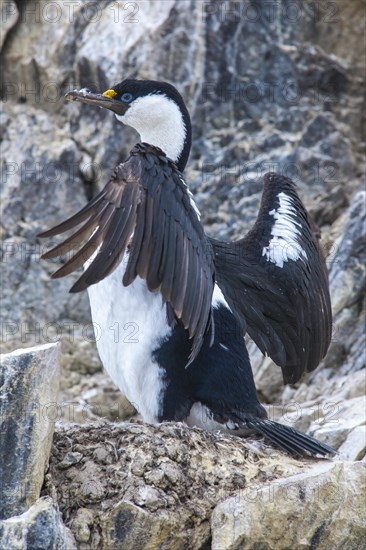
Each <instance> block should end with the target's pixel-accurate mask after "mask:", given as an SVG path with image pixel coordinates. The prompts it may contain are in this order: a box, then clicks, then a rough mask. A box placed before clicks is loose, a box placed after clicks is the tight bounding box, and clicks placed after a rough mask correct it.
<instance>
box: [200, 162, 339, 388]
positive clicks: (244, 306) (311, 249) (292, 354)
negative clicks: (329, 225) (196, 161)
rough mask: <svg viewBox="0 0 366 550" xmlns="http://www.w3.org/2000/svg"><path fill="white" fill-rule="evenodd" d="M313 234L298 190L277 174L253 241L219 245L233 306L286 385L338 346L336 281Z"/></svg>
mask: <svg viewBox="0 0 366 550" xmlns="http://www.w3.org/2000/svg"><path fill="white" fill-rule="evenodd" d="M281 201H282V202H281ZM312 227H313V226H312V222H311V221H310V219H309V217H308V214H307V212H306V210H305V207H304V206H303V204H302V202H301V201H300V199H299V197H298V195H297V193H296V190H295V185H294V184H293V182H292V181H291V180H289V179H288V178H285V177H283V176H280V175H278V174H273V173H271V174H266V176H265V186H264V192H263V196H262V202H261V207H260V210H259V214H258V217H257V221H256V222H255V224H254V227H253V229H252V230H251V231H250V232H249V233H248V234H247V236H246V237H245V238H243V239H241V240H239V241H236V242H234V243H223V242H220V241H214V240H212V241H211V242H212V245H213V248H214V253H215V264H216V277H217V282H218V284H219V286H220V288H221V289H222V292H223V294H224V296H225V299H226V300H227V302H228V304H229V305H230V307H231V308H232V310H233V311H234V312H235V313H236V315H237V316H238V317H239V318H240V320H241V322H242V326H243V327H246V330H247V332H248V334H249V335H250V336H251V338H252V339H253V340H254V341H255V342H256V344H257V345H258V347H259V348H260V350H261V351H262V352H263V353H265V354H268V355H269V356H270V357H271V358H272V359H273V361H275V362H276V363H277V364H278V365H280V366H281V368H282V371H283V377H284V381H285V383H294V382H296V381H297V380H299V379H300V377H301V376H302V374H303V373H304V372H310V371H312V370H314V369H315V368H316V367H317V365H318V364H319V362H320V361H321V359H322V358H323V357H324V356H325V354H326V352H327V349H328V346H329V343H330V337H331V330H332V319H331V305H330V297H329V287H328V277H327V271H326V266H325V261H324V258H323V256H322V253H321V250H320V248H319V245H318V242H317V239H316V236H315V235H314V233H313V230H312ZM276 247H277V248H276Z"/></svg>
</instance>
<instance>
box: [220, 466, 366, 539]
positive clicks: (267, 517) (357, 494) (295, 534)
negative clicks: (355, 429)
mask: <svg viewBox="0 0 366 550" xmlns="http://www.w3.org/2000/svg"><path fill="white" fill-rule="evenodd" d="M355 488H357V490H355ZM365 489H366V472H365V464H363V463H361V462H356V463H347V462H344V463H333V464H332V463H325V464H323V463H322V464H316V465H314V466H313V467H310V468H309V469H308V470H307V471H306V472H304V473H301V474H297V475H295V476H292V477H288V478H285V479H281V480H280V481H278V480H276V481H275V482H274V483H272V484H268V485H264V486H261V485H257V484H253V485H251V486H250V487H248V488H247V490H246V491H243V493H242V494H241V495H240V496H239V497H232V498H229V499H228V500H226V501H224V502H222V503H220V504H219V505H218V506H217V507H216V508H215V510H214V512H213V514H212V519H211V528H212V550H222V549H223V548H225V550H236V549H237V550H239V549H240V550H247V549H248V550H249V549H253V548H266V549H267V548H268V549H272V548H273V549H276V550H285V549H287V548H300V547H301V548H304V549H309V550H310V549H313V548H318V549H319V550H328V548H332V549H334V550H341V549H343V548H349V549H356V548H362V547H363V546H364V534H365V529H366V522H365V517H364V511H363V510H364V497H363V496H362V492H363V491H365Z"/></svg>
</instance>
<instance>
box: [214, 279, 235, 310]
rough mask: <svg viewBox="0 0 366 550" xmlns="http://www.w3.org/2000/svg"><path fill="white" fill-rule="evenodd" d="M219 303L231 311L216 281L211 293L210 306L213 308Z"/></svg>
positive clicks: (218, 305)
mask: <svg viewBox="0 0 366 550" xmlns="http://www.w3.org/2000/svg"><path fill="white" fill-rule="evenodd" d="M221 305H223V306H225V307H226V308H227V309H228V310H230V311H231V309H230V306H229V304H228V303H227V301H226V300H225V297H224V295H223V293H222V290H221V288H220V287H219V285H218V284H217V283H215V287H214V291H213V294H212V307H213V308H214V309H217V308H219V307H220V306H221Z"/></svg>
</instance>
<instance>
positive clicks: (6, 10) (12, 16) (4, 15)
mask: <svg viewBox="0 0 366 550" xmlns="http://www.w3.org/2000/svg"><path fill="white" fill-rule="evenodd" d="M18 19H19V11H18V8H17V5H16V3H15V2H14V1H13V0H3V2H1V24H2V31H1V36H0V51H1V50H2V47H3V44H4V42H5V40H6V37H7V34H8V32H9V31H10V30H11V29H12V28H13V27H14V25H15V24H16V22H17V21H18Z"/></svg>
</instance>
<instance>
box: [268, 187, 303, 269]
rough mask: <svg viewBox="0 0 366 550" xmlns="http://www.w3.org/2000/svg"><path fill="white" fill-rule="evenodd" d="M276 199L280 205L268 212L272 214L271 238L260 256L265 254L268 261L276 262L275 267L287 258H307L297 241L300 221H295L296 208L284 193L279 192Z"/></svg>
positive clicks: (281, 265)
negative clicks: (273, 221) (273, 220)
mask: <svg viewBox="0 0 366 550" xmlns="http://www.w3.org/2000/svg"><path fill="white" fill-rule="evenodd" d="M278 200H279V201H280V206H279V207H278V208H277V210H276V209H273V210H271V211H270V212H269V215H270V216H273V218H274V219H275V223H274V225H273V227H272V230H271V235H272V237H273V238H272V239H271V240H270V241H269V244H268V246H265V247H264V248H263V250H262V256H265V257H266V259H267V260H268V261H269V262H272V263H274V264H276V266H277V267H283V264H284V262H288V261H289V260H294V261H296V260H299V259H301V258H302V259H304V260H307V258H308V256H307V254H306V252H305V250H304V249H303V248H302V247H301V245H300V244H299V242H298V235H300V232H301V223H299V222H298V221H296V209H295V208H294V206H293V204H292V201H291V198H290V197H289V196H288V195H286V193H283V192H281V193H279V194H278Z"/></svg>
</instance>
